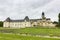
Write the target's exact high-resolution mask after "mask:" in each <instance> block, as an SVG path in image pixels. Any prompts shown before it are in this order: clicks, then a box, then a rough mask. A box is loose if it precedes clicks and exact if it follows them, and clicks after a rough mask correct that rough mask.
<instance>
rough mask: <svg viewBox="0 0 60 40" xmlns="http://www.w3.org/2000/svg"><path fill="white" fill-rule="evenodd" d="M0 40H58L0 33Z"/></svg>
mask: <svg viewBox="0 0 60 40" xmlns="http://www.w3.org/2000/svg"><path fill="white" fill-rule="evenodd" d="M0 40H60V39H54V38H42V37H32V36H21V35H16V34H4V33H0Z"/></svg>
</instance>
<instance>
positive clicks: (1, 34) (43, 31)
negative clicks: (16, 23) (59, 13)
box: [0, 27, 60, 40]
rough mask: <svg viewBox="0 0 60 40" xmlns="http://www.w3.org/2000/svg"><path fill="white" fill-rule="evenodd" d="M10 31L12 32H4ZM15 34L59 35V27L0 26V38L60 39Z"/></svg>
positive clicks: (17, 39) (12, 39)
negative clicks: (15, 27) (14, 27)
mask: <svg viewBox="0 0 60 40" xmlns="http://www.w3.org/2000/svg"><path fill="white" fill-rule="evenodd" d="M5 33H12V34H5ZM16 34H31V35H43V36H44V35H49V36H51V37H52V36H57V37H60V28H40V27H32V28H21V29H19V28H17V29H13V28H0V40H60V39H56V38H44V37H33V36H22V35H16Z"/></svg>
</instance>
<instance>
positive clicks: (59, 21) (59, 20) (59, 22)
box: [58, 13, 60, 26]
mask: <svg viewBox="0 0 60 40" xmlns="http://www.w3.org/2000/svg"><path fill="white" fill-rule="evenodd" d="M58 18H59V19H58V24H59V26H60V13H59V15H58Z"/></svg>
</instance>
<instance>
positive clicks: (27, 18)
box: [5, 16, 50, 22]
mask: <svg viewBox="0 0 60 40" xmlns="http://www.w3.org/2000/svg"><path fill="white" fill-rule="evenodd" d="M25 20H26V21H33V22H36V21H38V20H42V19H29V17H28V16H26V17H25V18H24V19H21V20H12V19H10V18H9V17H8V18H7V19H6V20H5V21H7V22H24V21H25ZM46 20H50V18H47V19H46Z"/></svg>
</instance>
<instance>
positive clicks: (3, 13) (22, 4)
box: [0, 0, 60, 21]
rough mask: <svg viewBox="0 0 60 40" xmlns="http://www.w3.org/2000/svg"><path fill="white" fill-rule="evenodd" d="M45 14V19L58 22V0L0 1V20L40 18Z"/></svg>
mask: <svg viewBox="0 0 60 40" xmlns="http://www.w3.org/2000/svg"><path fill="white" fill-rule="evenodd" d="M42 12H45V15H46V17H47V18H51V20H52V21H57V20H58V13H59V12H60V0H0V20H5V19H6V18H7V17H10V18H11V19H23V18H24V17H25V16H29V18H34V19H36V18H41V13H42Z"/></svg>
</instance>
